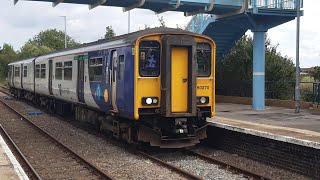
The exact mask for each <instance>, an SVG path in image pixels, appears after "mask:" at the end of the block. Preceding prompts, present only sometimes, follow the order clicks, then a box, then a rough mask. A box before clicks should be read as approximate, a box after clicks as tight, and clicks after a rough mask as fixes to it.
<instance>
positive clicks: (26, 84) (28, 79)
mask: <svg viewBox="0 0 320 180" xmlns="http://www.w3.org/2000/svg"><path fill="white" fill-rule="evenodd" d="M33 62H34V61H33V59H29V60H26V61H23V62H22V63H23V64H22V65H23V72H22V86H23V89H24V90H26V91H29V92H34V64H33Z"/></svg>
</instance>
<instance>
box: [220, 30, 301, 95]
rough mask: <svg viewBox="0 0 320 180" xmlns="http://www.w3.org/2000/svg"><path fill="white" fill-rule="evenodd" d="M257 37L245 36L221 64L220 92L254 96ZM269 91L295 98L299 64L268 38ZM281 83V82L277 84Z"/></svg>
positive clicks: (270, 93) (267, 71)
mask: <svg viewBox="0 0 320 180" xmlns="http://www.w3.org/2000/svg"><path fill="white" fill-rule="evenodd" d="M252 56H253V39H252V37H249V36H246V35H245V36H243V37H242V38H241V39H240V40H239V41H238V42H237V43H236V45H235V46H234V47H233V48H232V49H231V50H230V52H229V53H228V54H227V55H226V56H224V59H223V60H222V61H221V62H219V63H218V64H217V75H216V78H217V92H218V93H220V94H224V95H237V96H239V95H240V96H251V95H252V66H253V58H252ZM265 70H266V72H265V75H266V76H265V79H266V81H272V83H270V84H266V91H267V92H268V93H269V94H267V95H269V96H270V97H271V98H279V99H289V98H292V97H293V93H294V91H293V90H292V88H293V87H292V83H283V81H292V80H294V77H295V76H294V74H295V67H294V64H293V63H292V60H291V59H290V58H288V57H286V56H282V55H281V54H280V53H279V52H277V46H273V45H271V43H270V40H269V39H267V41H266V69H265ZM277 82H281V83H277Z"/></svg>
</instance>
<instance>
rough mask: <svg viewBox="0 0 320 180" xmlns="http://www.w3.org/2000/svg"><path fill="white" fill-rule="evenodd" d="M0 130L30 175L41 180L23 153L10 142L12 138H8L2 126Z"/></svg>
mask: <svg viewBox="0 0 320 180" xmlns="http://www.w3.org/2000/svg"><path fill="white" fill-rule="evenodd" d="M0 129H1V131H2V135H4V136H5V139H7V140H8V141H9V143H10V144H11V145H12V146H13V148H14V150H15V151H16V152H17V154H18V155H19V156H20V158H21V159H22V160H23V161H24V164H25V165H26V166H27V167H28V169H29V170H30V171H31V173H32V175H33V176H34V177H35V178H36V179H38V180H41V178H40V176H39V174H38V173H37V172H36V170H35V169H34V168H33V167H32V165H31V164H30V162H29V161H28V160H27V158H26V157H25V156H24V155H23V153H22V152H21V151H20V149H19V148H18V146H17V145H16V143H15V142H14V141H13V140H12V138H11V137H10V136H9V134H8V133H7V131H6V130H5V129H4V128H3V126H2V125H1V124H0ZM33 176H32V177H33Z"/></svg>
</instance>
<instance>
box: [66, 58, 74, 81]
mask: <svg viewBox="0 0 320 180" xmlns="http://www.w3.org/2000/svg"><path fill="white" fill-rule="evenodd" d="M64 80H72V61H68V62H64Z"/></svg>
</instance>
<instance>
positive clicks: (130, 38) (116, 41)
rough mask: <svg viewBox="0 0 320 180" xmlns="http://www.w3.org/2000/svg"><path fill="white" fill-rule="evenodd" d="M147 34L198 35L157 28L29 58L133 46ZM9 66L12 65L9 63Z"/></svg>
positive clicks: (178, 30) (179, 30)
mask: <svg viewBox="0 0 320 180" xmlns="http://www.w3.org/2000/svg"><path fill="white" fill-rule="evenodd" d="M148 34H187V35H198V34H195V33H192V32H190V31H185V30H181V29H174V28H164V27H159V28H152V29H145V30H141V31H136V32H132V33H129V34H124V35H120V36H115V37H112V38H109V39H100V40H98V41H94V42H91V43H84V44H81V45H79V46H76V47H70V48H66V49H61V50H58V51H54V52H50V53H47V54H43V55H41V56H39V57H34V58H31V59H32V60H34V59H42V58H51V57H57V56H64V55H68V54H77V53H81V52H86V51H94V50H98V49H101V48H106V47H108V46H114V45H123V44H133V43H134V42H135V41H136V40H137V39H138V38H139V37H141V36H145V35H148ZM22 61H25V60H20V61H16V62H14V63H17V64H19V63H21V62H22ZM9 65H12V63H10V64H9Z"/></svg>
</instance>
